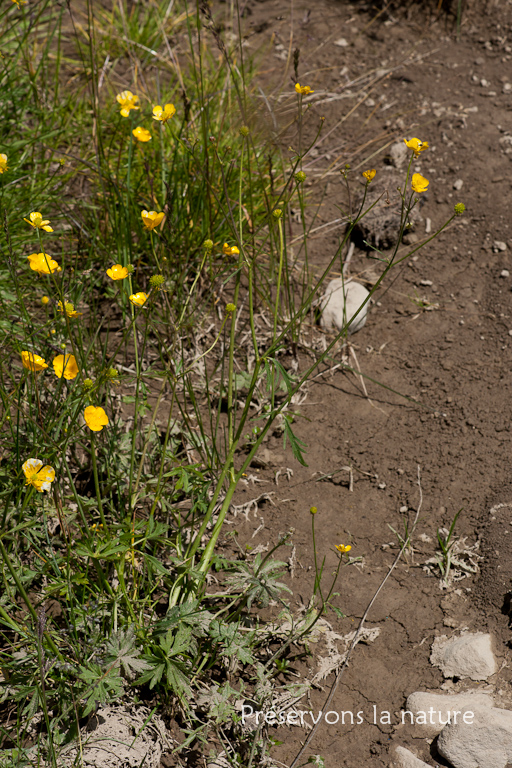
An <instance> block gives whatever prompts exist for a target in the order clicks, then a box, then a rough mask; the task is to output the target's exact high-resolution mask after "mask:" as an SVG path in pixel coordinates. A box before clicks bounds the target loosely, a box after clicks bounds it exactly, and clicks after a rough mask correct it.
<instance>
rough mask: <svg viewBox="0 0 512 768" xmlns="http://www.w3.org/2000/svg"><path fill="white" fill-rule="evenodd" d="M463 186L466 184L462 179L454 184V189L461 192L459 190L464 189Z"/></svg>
mask: <svg viewBox="0 0 512 768" xmlns="http://www.w3.org/2000/svg"><path fill="white" fill-rule="evenodd" d="M463 184H464V182H463V181H462V179H457V181H455V182H454V183H453V188H454V189H456V190H457V191H459V189H462V185H463Z"/></svg>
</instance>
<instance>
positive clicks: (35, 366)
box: [21, 350, 48, 372]
mask: <svg viewBox="0 0 512 768" xmlns="http://www.w3.org/2000/svg"><path fill="white" fill-rule="evenodd" d="M21 362H22V363H23V367H24V368H27V369H28V370H29V371H35V372H37V371H44V369H45V368H48V366H47V364H46V360H45V359H44V357H40V356H39V355H35V354H34V353H33V352H27V351H26V350H25V351H24V352H22V353H21Z"/></svg>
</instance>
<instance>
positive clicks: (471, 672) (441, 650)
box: [430, 632, 496, 680]
mask: <svg viewBox="0 0 512 768" xmlns="http://www.w3.org/2000/svg"><path fill="white" fill-rule="evenodd" d="M430 661H431V663H432V664H433V665H434V666H435V667H439V668H440V669H441V671H442V673H443V675H444V676H445V677H469V678H471V680H487V678H488V677H490V676H491V675H494V673H495V672H496V660H495V658H494V654H493V652H492V647H491V636H490V635H484V634H483V633H482V632H474V633H472V632H470V633H467V634H464V635H461V636H460V637H451V638H447V637H446V635H443V636H442V637H437V638H436V639H435V640H434V643H433V645H432V653H431V655H430Z"/></svg>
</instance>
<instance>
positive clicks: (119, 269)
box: [107, 264, 128, 280]
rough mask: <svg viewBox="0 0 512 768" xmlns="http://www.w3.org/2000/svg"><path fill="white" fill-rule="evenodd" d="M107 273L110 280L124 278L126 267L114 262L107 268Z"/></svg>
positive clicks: (126, 274) (126, 273)
mask: <svg viewBox="0 0 512 768" xmlns="http://www.w3.org/2000/svg"><path fill="white" fill-rule="evenodd" d="M107 275H108V276H109V277H110V278H112V280H124V278H125V277H128V269H127V268H126V267H123V266H122V265H121V264H114V266H113V267H110V269H107Z"/></svg>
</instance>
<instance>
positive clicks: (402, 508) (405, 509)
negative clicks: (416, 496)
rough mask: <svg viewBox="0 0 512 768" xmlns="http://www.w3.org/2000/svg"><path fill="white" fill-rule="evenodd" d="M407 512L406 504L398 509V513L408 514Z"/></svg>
mask: <svg viewBox="0 0 512 768" xmlns="http://www.w3.org/2000/svg"><path fill="white" fill-rule="evenodd" d="M408 511H409V507H408V506H407V505H406V504H404V506H403V507H400V512H408Z"/></svg>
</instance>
